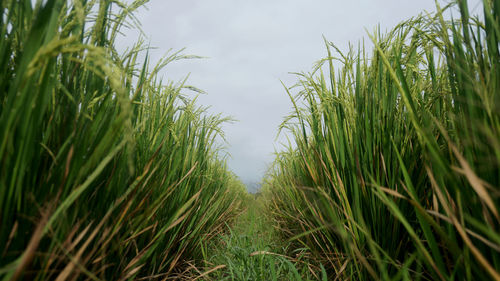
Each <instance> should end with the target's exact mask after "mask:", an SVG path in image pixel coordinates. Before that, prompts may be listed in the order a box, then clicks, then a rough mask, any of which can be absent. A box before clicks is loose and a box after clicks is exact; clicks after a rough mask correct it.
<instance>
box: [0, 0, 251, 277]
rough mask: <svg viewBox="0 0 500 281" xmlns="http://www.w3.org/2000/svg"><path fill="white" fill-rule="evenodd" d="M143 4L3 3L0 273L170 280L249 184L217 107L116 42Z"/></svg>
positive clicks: (137, 50)
mask: <svg viewBox="0 0 500 281" xmlns="http://www.w3.org/2000/svg"><path fill="white" fill-rule="evenodd" d="M144 2H146V1H135V2H133V3H131V4H130V5H125V4H122V3H119V2H117V1H109V0H103V1H82V0H75V1H65V0H48V1H37V2H36V4H34V5H33V4H32V1H28V0H27V1H1V2H0V10H1V12H2V17H0V225H1V226H2V227H1V228H0V277H1V278H2V280H10V279H14V280H15V279H26V280H28V279H30V280H66V279H71V280H74V279H77V278H84V279H93V280H117V279H137V278H143V277H148V276H157V277H156V278H159V276H161V277H162V278H165V277H167V276H169V274H171V273H173V272H176V271H178V270H180V269H179V268H180V266H182V264H183V263H184V262H185V261H186V260H192V259H197V258H200V257H201V252H200V250H199V244H200V242H201V241H206V240H209V239H210V238H211V237H212V235H213V234H214V233H216V232H217V231H219V230H220V229H221V228H222V227H224V223H225V221H226V220H227V219H229V218H231V217H232V216H233V215H234V213H235V210H236V208H237V207H238V204H239V199H238V198H239V197H238V196H239V195H237V194H242V193H241V192H242V191H241V190H240V189H241V188H240V186H239V185H238V184H237V183H238V180H237V179H236V177H235V176H234V175H233V174H232V173H230V172H229V171H228V169H227V167H226V164H225V161H224V159H221V158H220V157H219V156H218V155H219V154H218V153H217V147H216V146H215V144H214V141H215V139H216V138H217V137H218V135H219V132H220V124H221V123H222V122H225V120H226V119H225V118H221V117H218V116H210V115H208V114H207V113H205V112H204V110H203V109H202V108H200V107H198V106H197V105H196V104H195V103H194V102H193V101H192V100H193V99H191V98H189V97H188V96H186V94H185V93H183V84H182V83H181V84H174V83H172V82H166V83H162V82H165V81H162V79H161V77H160V76H159V75H158V73H159V72H158V71H159V69H160V68H162V67H164V66H166V64H167V62H171V61H173V60H176V59H178V58H182V55H181V54H178V53H174V54H173V55H171V56H168V57H166V59H165V60H162V61H160V62H159V64H158V65H157V66H156V67H155V68H152V67H151V63H150V61H149V57H148V55H147V50H146V49H147V48H145V47H144V46H142V45H141V44H140V43H139V44H137V45H136V46H134V47H132V48H131V49H130V50H129V51H127V52H126V53H123V54H120V53H119V52H118V51H117V50H116V49H115V45H114V40H115V38H116V36H117V34H119V30H120V28H122V27H123V26H126V25H127V21H128V20H130V19H131V18H132V17H133V14H132V13H133V12H134V11H135V10H136V9H137V8H138V7H140V6H141V5H142V4H144Z"/></svg>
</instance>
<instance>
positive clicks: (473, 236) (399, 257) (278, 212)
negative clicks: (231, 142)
mask: <svg viewBox="0 0 500 281" xmlns="http://www.w3.org/2000/svg"><path fill="white" fill-rule="evenodd" d="M482 8H483V9H482V11H481V17H479V16H471V15H470V14H469V13H470V12H469V11H470V9H469V7H468V6H467V1H465V0H460V1H457V2H456V3H454V4H451V5H449V6H446V7H443V8H441V7H440V6H439V5H438V4H437V2H436V9H437V11H436V12H435V13H434V14H428V15H421V16H418V17H415V18H412V19H410V20H407V21H404V22H402V23H400V24H399V25H397V26H396V27H395V28H394V29H392V30H391V31H389V32H387V33H385V34H383V33H381V32H380V31H376V32H374V33H372V34H370V38H371V41H372V43H373V45H374V48H373V51H372V52H368V51H366V49H365V47H364V44H359V45H358V47H357V48H352V47H351V48H350V49H349V50H348V51H347V52H341V50H339V49H338V48H336V47H335V45H334V44H333V43H331V42H328V41H326V40H325V43H326V49H327V51H328V56H327V57H326V58H325V59H323V60H322V61H320V62H319V63H318V65H317V67H316V68H315V70H314V71H313V72H312V73H302V74H298V75H299V77H298V82H297V84H296V85H295V86H294V87H291V88H286V90H287V92H288V94H289V95H290V98H291V101H292V103H293V106H294V111H293V113H292V114H291V115H290V116H289V117H287V119H286V120H285V121H284V123H283V125H282V129H283V130H286V131H288V132H290V134H291V135H292V139H293V145H292V144H290V146H289V149H288V150H287V151H284V152H280V153H279V154H277V157H276V160H275V163H274V165H273V168H272V169H271V170H270V171H269V174H268V176H267V178H266V182H265V186H264V188H263V193H264V194H265V196H266V198H267V201H268V208H269V210H270V212H271V215H272V217H273V219H274V221H275V224H276V225H277V228H278V229H279V230H280V231H281V233H282V235H283V236H284V237H286V238H288V239H289V240H290V241H292V242H293V243H294V245H295V248H299V247H308V248H310V249H311V251H313V253H314V255H315V256H316V259H317V260H318V261H320V262H322V263H323V264H324V265H325V267H327V270H328V272H329V276H331V278H332V280H500V235H499V233H500V231H499V229H500V216H499V211H500V207H499V206H500V205H499V203H500V190H499V186H500V95H499V93H500V56H499V53H500V50H499V49H500V1H498V0H495V1H488V0H485V1H483V3H482ZM450 9H451V10H453V11H455V16H456V14H457V13H456V11H459V17H458V19H452V20H448V19H446V17H445V16H444V13H445V11H449V10H450ZM337 64H339V65H340V67H339V68H337V67H336V65H337Z"/></svg>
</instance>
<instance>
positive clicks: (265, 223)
mask: <svg viewBox="0 0 500 281" xmlns="http://www.w3.org/2000/svg"><path fill="white" fill-rule="evenodd" d="M245 206H248V208H247V209H246V210H245V211H244V212H243V213H242V214H241V215H240V216H238V218H237V219H236V221H235V223H234V224H233V225H232V227H231V228H229V231H228V232H227V233H225V234H223V235H221V236H220V237H219V238H218V239H214V241H212V242H210V243H209V244H208V245H207V247H206V249H205V252H206V253H207V254H206V257H205V262H206V264H207V268H208V269H207V270H206V271H205V272H204V273H202V274H201V275H203V278H205V279H204V280H269V281H271V280H286V281H288V280H297V281H299V280H300V281H302V280H327V277H326V272H325V271H323V275H321V273H322V272H321V268H320V267H317V266H314V265H312V264H310V262H309V260H308V259H307V254H308V251H306V249H296V250H295V251H294V253H293V256H285V255H284V253H285V252H287V249H286V247H288V245H287V243H285V241H282V240H279V239H276V238H277V237H279V235H278V234H277V233H276V230H275V229H274V228H273V226H272V225H271V221H269V220H268V218H267V215H266V213H265V212H264V211H265V206H264V202H263V200H262V198H248V199H247V200H246V202H245ZM320 276H321V278H322V279H318V278H319V277H320Z"/></svg>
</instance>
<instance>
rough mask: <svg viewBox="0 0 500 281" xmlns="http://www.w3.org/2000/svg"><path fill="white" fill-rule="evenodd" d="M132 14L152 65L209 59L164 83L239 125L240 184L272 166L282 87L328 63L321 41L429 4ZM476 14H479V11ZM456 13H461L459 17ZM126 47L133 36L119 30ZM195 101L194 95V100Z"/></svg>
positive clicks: (195, 1) (172, 2) (290, 4)
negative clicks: (178, 55) (187, 88)
mask: <svg viewBox="0 0 500 281" xmlns="http://www.w3.org/2000/svg"><path fill="white" fill-rule="evenodd" d="M146 7H147V9H144V8H142V9H140V10H139V12H138V13H137V14H136V15H137V17H138V19H139V20H140V22H141V23H142V29H143V31H144V33H145V36H146V40H147V41H148V42H150V43H151V46H153V47H157V49H156V50H155V51H153V52H152V60H153V61H157V60H158V59H159V58H160V57H161V56H162V55H164V54H165V53H166V52H167V51H168V50H169V49H173V50H179V49H181V48H184V47H185V48H186V50H185V52H184V53H185V54H195V55H200V56H206V57H208V58H207V59H201V60H184V61H179V62H176V63H174V64H171V65H169V66H167V68H166V71H165V72H164V73H163V76H164V78H165V79H171V80H180V79H181V78H183V77H185V76H186V75H188V74H189V73H190V78H189V80H188V84H190V85H193V86H196V87H198V88H200V89H202V90H204V91H206V92H207V93H208V94H207V95H202V96H200V97H199V100H198V101H199V104H200V105H204V106H210V107H211V109H210V111H211V112H213V113H222V114H224V115H226V116H232V117H234V118H235V119H237V120H239V121H238V122H236V123H232V124H226V125H225V126H224V131H225V133H226V137H227V141H228V144H227V151H228V152H229V154H230V158H229V159H228V163H229V167H230V168H231V169H232V170H233V171H234V172H235V173H236V174H237V175H238V176H239V177H240V178H241V179H242V180H243V181H244V182H259V181H260V179H261V178H262V176H263V175H264V173H265V171H266V169H267V167H268V166H269V164H270V163H271V162H272V160H273V158H274V157H273V152H274V151H275V148H279V147H280V146H279V142H280V141H281V142H283V140H284V138H283V137H281V138H280V139H278V140H276V135H277V132H278V126H279V124H280V123H281V122H282V120H283V117H284V116H286V115H288V114H289V113H290V112H291V103H290V101H289V100H288V96H287V95H286V92H285V91H284V89H283V86H282V85H281V82H280V81H283V82H284V83H285V85H287V86H291V85H292V84H293V83H294V82H295V81H296V78H295V76H294V75H292V74H289V73H290V72H308V71H310V70H311V68H312V66H313V64H314V62H316V61H317V60H319V59H321V58H323V57H325V55H326V49H325V46H324V43H323V38H322V36H323V35H324V36H325V37H326V38H327V39H328V40H329V41H332V42H333V43H335V44H336V45H337V46H338V47H340V48H341V49H342V50H346V49H347V46H348V43H349V42H351V43H354V44H356V45H357V42H358V41H360V40H362V39H363V38H365V42H366V43H367V44H369V40H368V39H367V36H366V31H365V28H366V29H367V30H368V31H370V32H371V31H373V30H374V28H375V27H376V26H377V25H378V24H380V26H381V27H382V30H386V29H390V28H392V27H393V26H395V25H396V24H397V23H399V22H400V21H402V20H404V19H408V18H410V17H412V16H416V15H418V14H419V13H421V12H423V11H424V10H427V11H431V12H432V11H434V10H435V6H434V0H418V1H416V0H371V1H370V0H351V1H346V0H329V1H328V0H252V1H250V0H245V1H243V0H210V1H208V0H151V1H150V2H149V3H148V4H147V5H146ZM476 9H477V7H476ZM456 14H458V13H456ZM124 33H125V35H126V37H125V38H122V39H121V40H120V41H119V42H120V44H124V45H131V44H132V42H134V41H135V40H136V38H137V33H136V32H134V31H132V30H128V31H127V30H124ZM192 95H193V96H195V94H194V93H193V94H192Z"/></svg>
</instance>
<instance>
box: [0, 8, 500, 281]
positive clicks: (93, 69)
mask: <svg viewBox="0 0 500 281" xmlns="http://www.w3.org/2000/svg"><path fill="white" fill-rule="evenodd" d="M146 2H147V1H146V0H144V1H141V0H138V1H133V2H131V3H129V4H124V3H121V2H120V1H112V0H100V1H87V0H73V1H67V0H47V1H31V0H6V1H0V11H1V12H2V17H1V18H0V280H58V281H59V280H321V281H325V280H395V281H396V280H500V214H499V212H500V0H483V2H482V6H481V10H480V11H481V14H480V15H479V16H475V15H471V14H470V8H469V7H468V6H467V1H465V0H460V1H456V2H453V3H450V4H449V5H447V6H440V5H439V4H438V2H436V10H435V11H434V12H433V13H430V14H421V15H419V16H415V17H413V18H411V19H408V20H406V21H403V22H401V23H400V24H398V25H397V26H395V27H393V29H391V30H390V31H388V32H381V31H376V32H369V33H368V35H367V36H368V37H369V39H370V40H366V41H365V42H364V43H359V44H357V45H354V46H355V47H351V48H350V49H348V50H341V49H339V48H337V47H336V45H335V42H330V41H328V39H327V38H325V39H324V43H325V50H326V51H327V53H328V55H327V56H326V57H325V58H324V59H322V60H321V61H319V62H317V63H316V64H315V67H314V70H313V71H311V72H308V73H301V74H297V80H296V84H295V85H293V86H292V87H289V86H285V87H284V89H283V95H288V96H289V99H290V101H291V103H290V108H291V110H293V113H292V114H291V115H290V116H285V117H284V121H283V123H282V125H281V127H280V128H276V130H277V131H278V130H281V131H283V132H287V133H288V134H289V135H290V136H291V139H290V144H289V146H288V148H286V149H284V150H283V151H278V152H277V153H276V158H275V160H274V163H273V164H272V166H271V168H270V169H269V170H268V171H267V174H266V175H265V177H264V179H263V182H262V188H261V190H260V192H259V193H258V194H256V195H254V194H249V193H247V190H246V187H245V185H244V184H243V183H242V182H241V180H240V179H239V177H238V176H237V175H236V174H234V173H233V172H232V171H231V169H230V167H229V166H228V164H227V159H226V158H225V157H223V156H222V155H224V153H223V151H221V149H223V148H221V146H220V145H219V140H220V139H222V138H223V136H224V132H223V130H222V127H223V125H224V124H225V123H226V122H227V121H229V120H230V119H229V118H225V117H223V116H224V115H215V114H212V113H210V112H208V111H207V110H206V107H204V105H202V104H198V103H197V101H196V98H195V95H196V93H195V94H194V95H188V94H186V92H189V91H190V90H193V88H192V87H191V86H187V85H186V84H184V83H185V81H184V82H180V83H174V82H172V81H170V80H167V79H164V78H162V77H163V76H161V75H160V73H161V71H162V69H164V68H168V65H169V64H170V63H172V62H174V61H177V60H183V59H189V58H193V56H187V55H184V54H183V53H182V52H170V53H169V54H167V55H166V56H165V57H163V58H162V59H160V60H159V61H152V59H151V56H150V54H149V51H150V48H149V47H148V46H147V45H145V44H144V42H142V41H139V42H137V43H136V44H135V45H132V46H128V48H127V49H126V50H125V51H121V49H120V50H119V48H118V46H117V43H116V42H115V41H116V39H117V37H118V36H119V34H120V33H121V32H122V31H121V30H122V29H123V28H125V27H128V26H129V25H131V24H132V23H133V22H134V21H135V20H136V18H135V16H134V13H135V12H136V11H137V9H139V8H140V7H141V6H143V5H144V4H145V3H146ZM449 9H456V10H457V11H460V14H459V16H458V17H455V18H454V19H450V18H448V17H447V16H445V12H446V11H448V10H449ZM285 71H286V70H285ZM194 90H195V91H196V89H194Z"/></svg>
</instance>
